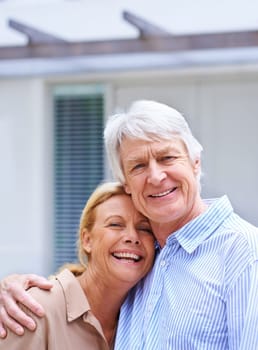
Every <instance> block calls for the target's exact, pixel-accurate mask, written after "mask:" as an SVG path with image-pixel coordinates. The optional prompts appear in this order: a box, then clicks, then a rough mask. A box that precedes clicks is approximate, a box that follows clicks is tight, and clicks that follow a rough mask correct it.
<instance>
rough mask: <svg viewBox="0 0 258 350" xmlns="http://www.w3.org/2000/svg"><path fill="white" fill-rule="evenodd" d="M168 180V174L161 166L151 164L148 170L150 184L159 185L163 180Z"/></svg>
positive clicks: (154, 162)
mask: <svg viewBox="0 0 258 350" xmlns="http://www.w3.org/2000/svg"><path fill="white" fill-rule="evenodd" d="M165 178H166V173H165V171H164V169H163V167H162V166H161V165H159V164H158V163H157V162H156V161H153V162H151V163H150V164H149V169H148V179H147V181H148V183H150V184H153V185H159V184H160V182H161V181H162V180H164V179H165Z"/></svg>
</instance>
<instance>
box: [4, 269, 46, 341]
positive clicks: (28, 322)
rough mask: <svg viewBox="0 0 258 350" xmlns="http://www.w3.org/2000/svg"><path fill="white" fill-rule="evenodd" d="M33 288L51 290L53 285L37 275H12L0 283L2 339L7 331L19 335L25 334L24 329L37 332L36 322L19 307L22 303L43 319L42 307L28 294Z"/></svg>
mask: <svg viewBox="0 0 258 350" xmlns="http://www.w3.org/2000/svg"><path fill="white" fill-rule="evenodd" d="M32 286H37V287H39V288H41V289H46V290H49V289H51V288H52V283H51V282H50V281H49V280H47V279H46V278H44V277H41V276H38V275H35V274H26V275H10V276H7V277H6V278H4V279H3V280H2V281H1V282H0V337H1V338H5V337H6V335H7V329H10V330H11V331H13V332H14V333H16V334H17V335H22V334H23V333H24V328H23V327H26V328H28V329H29V330H35V328H36V324H35V322H34V320H33V319H32V318H31V317H29V316H28V315H27V314H26V313H25V312H23V311H22V310H21V309H20V307H19V306H18V305H17V302H20V303H21V304H23V305H24V306H26V307H27V308H28V309H29V310H31V311H32V312H33V313H34V314H35V315H37V316H39V317H43V316H44V315H45V311H44V309H43V308H42V306H41V305H40V304H39V303H38V302H36V300H34V299H33V297H32V296H31V295H30V294H29V293H27V292H26V290H27V289H29V288H30V287H32Z"/></svg>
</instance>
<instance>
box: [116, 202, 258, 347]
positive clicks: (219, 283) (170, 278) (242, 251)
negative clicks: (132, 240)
mask: <svg viewBox="0 0 258 350" xmlns="http://www.w3.org/2000/svg"><path fill="white" fill-rule="evenodd" d="M206 202H207V204H208V205H209V207H208V209H207V210H206V212H205V213H203V214H202V215H200V216H199V217H197V218H196V219H194V220H193V221H191V222H189V223H188V224H187V225H185V226H184V227H182V228H181V229H180V230H178V231H176V232H174V233H173V234H172V235H170V236H169V237H168V239H167V242H166V245H165V246H164V247H163V248H162V249H158V251H157V256H156V260H155V264H154V267H153V269H152V271H151V272H150V273H149V274H148V276H147V277H146V278H145V279H144V280H143V281H141V282H140V283H138V285H137V286H136V287H135V288H134V289H133V290H132V291H131V292H130V294H129V295H128V298H127V299H126V301H125V303H124V305H123V306H122V308H121V313H120V319H119V325H118V331H117V337H116V345H115V349H116V350H118V349H119V350H125V349H126V350H127V349H129V350H143V349H146V350H167V349H174V350H188V349H189V350H195V349H198V350H203V349H205V350H206V349H207V350H224V349H230V350H233V349H234V350H236V349H237V350H258V230H257V228H255V227H254V226H252V225H251V224H249V223H248V222H246V221H244V220H243V219H241V218H240V217H239V216H238V215H237V214H235V213H234V212H233V209H232V206H231V204H230V202H229V200H228V198H227V197H226V196H223V197H221V198H219V199H217V200H207V201H206Z"/></svg>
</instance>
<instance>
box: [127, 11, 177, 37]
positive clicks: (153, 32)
mask: <svg viewBox="0 0 258 350" xmlns="http://www.w3.org/2000/svg"><path fill="white" fill-rule="evenodd" d="M123 18H124V19H125V20H126V21H127V22H129V23H130V24H132V25H133V26H135V27H136V28H137V29H138V30H139V32H140V38H141V39H147V38H152V37H160V36H168V35H171V34H170V33H169V32H167V31H166V30H164V29H162V28H160V27H158V26H156V25H154V24H152V23H150V22H149V21H146V20H144V19H143V18H141V17H139V16H135V15H134V14H132V13H131V12H129V11H123Z"/></svg>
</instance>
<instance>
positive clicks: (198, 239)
mask: <svg viewBox="0 0 258 350" xmlns="http://www.w3.org/2000/svg"><path fill="white" fill-rule="evenodd" d="M204 203H205V204H207V205H208V209H207V210H206V211H205V212H204V213H203V214H201V215H199V216H198V217H196V218H195V219H193V220H192V221H190V222H189V223H188V224H186V225H184V226H183V227H182V228H181V229H179V230H177V231H176V232H174V233H173V234H171V235H170V236H169V237H168V239H167V244H168V245H170V244H172V243H173V241H174V240H177V241H178V243H179V244H180V245H181V246H182V248H184V249H185V250H186V251H187V252H188V253H189V254H190V253H192V252H193V251H194V250H195V249H196V248H197V247H198V246H199V245H200V244H201V243H202V242H203V241H204V240H205V239H207V238H208V237H209V236H210V235H211V234H212V233H213V232H214V231H215V230H216V229H217V228H218V227H219V226H220V225H221V224H222V222H223V221H224V220H225V219H226V218H227V217H228V216H229V215H230V214H231V213H232V212H233V208H232V206H231V204H230V201H229V199H228V197H227V196H222V197H221V198H217V199H205V200H204Z"/></svg>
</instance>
